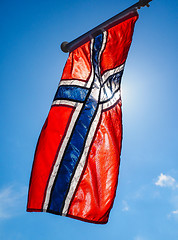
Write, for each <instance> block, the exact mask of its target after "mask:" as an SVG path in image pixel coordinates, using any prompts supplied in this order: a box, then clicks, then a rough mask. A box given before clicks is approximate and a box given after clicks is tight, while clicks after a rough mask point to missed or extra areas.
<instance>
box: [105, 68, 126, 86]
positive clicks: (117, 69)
mask: <svg viewBox="0 0 178 240" xmlns="http://www.w3.org/2000/svg"><path fill="white" fill-rule="evenodd" d="M124 65H125V64H122V65H121V66H119V67H116V68H114V69H111V70H108V71H107V72H105V73H104V74H103V76H102V80H103V82H105V81H106V80H107V79H108V77H109V76H111V75H113V74H115V73H119V72H120V71H121V70H123V69H124Z"/></svg>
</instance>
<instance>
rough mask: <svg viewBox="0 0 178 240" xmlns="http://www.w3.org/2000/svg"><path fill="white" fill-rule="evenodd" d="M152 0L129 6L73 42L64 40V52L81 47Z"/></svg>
mask: <svg viewBox="0 0 178 240" xmlns="http://www.w3.org/2000/svg"><path fill="white" fill-rule="evenodd" d="M151 1H152V0H139V2H137V3H135V4H134V5H132V6H131V7H128V8H127V9H125V10H124V11H122V12H120V13H118V14H117V15H115V16H114V17H112V18H110V19H108V20H107V21H105V22H103V23H101V24H100V25H98V26H97V27H95V28H93V29H92V30H90V31H88V32H86V33H85V34H83V35H81V36H80V37H78V38H76V39H74V40H73V41H71V42H63V43H62V44H61V50H62V51H63V52H65V53H66V52H71V51H73V50H74V49H76V48H78V47H80V46H81V45H82V44H84V43H86V42H87V41H89V40H91V39H92V38H94V37H96V36H98V35H99V34H100V33H102V32H103V31H105V30H107V29H109V28H110V27H112V26H114V24H115V23H116V22H118V21H119V19H121V18H123V17H126V16H127V15H128V14H129V13H130V12H132V11H136V10H137V9H140V8H141V7H145V6H147V7H149V6H150V5H149V2H151Z"/></svg>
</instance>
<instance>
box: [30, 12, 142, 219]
mask: <svg viewBox="0 0 178 240" xmlns="http://www.w3.org/2000/svg"><path fill="white" fill-rule="evenodd" d="M137 18H138V14H137V12H136V11H134V12H131V13H130V14H129V15H127V17H124V18H123V19H121V20H120V21H119V22H117V24H115V25H114V26H111V27H110V28H109V29H108V30H106V31H103V32H102V33H101V34H100V35H98V36H96V37H95V38H93V39H91V41H89V42H87V43H85V44H83V45H82V46H80V47H78V48H77V49H75V50H74V51H72V52H71V53H70V54H69V57H68V59H67V62H66V65H65V67H64V71H63V74H62V78H61V81H60V83H59V86H58V89H57V92H56V94H55V97H54V100H53V103H52V106H51V109H50V111H49V114H48V117H47V119H46V121H45V123H44V126H43V128H42V131H41V134H40V137H39V140H38V143H37V147H36V151H35V156H34V163H33V168H32V173H31V179H30V184H29V194H28V203H27V211H29V212H49V213H54V214H58V215H62V216H68V217H71V218H75V219H80V220H83V221H87V222H92V223H100V224H104V223H107V221H108V217H109V213H110V210H111V208H112V205H113V201H114V198H115V194H116V188H117V183H118V174H119V165H120V153H121V142H122V111H121V91H120V85H121V77H122V75H123V71H124V65H125V61H126V58H127V54H128V51H129V48H130V44H131V41H132V35H133V30H134V25H135V22H136V20H137Z"/></svg>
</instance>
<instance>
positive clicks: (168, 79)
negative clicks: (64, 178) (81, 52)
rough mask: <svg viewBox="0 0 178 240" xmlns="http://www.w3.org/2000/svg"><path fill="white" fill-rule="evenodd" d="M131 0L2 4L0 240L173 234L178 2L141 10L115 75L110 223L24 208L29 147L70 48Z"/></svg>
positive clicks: (177, 212)
mask: <svg viewBox="0 0 178 240" xmlns="http://www.w3.org/2000/svg"><path fill="white" fill-rule="evenodd" d="M133 3H135V1H133V0H130V1H125V0H119V1H118V0H117V1H116V0H110V1H106V0H102V1H101V0H98V1H94V0H90V1H81V0H75V1H71V0H66V1H65V0H64V1H57V0H54V1H52V0H51V1H49V0H44V1H40V0H37V1H34V0H31V1H28V0H26V1H21V0H19V1H17V0H15V1H9V0H6V1H4V0H1V1H0V35H1V36H0V56H1V57H0V89H1V94H0V112H1V118H0V132H1V134H0V152H1V161H0V164H1V166H0V167H1V174H0V239H2V240H30V239H34V240H36V239H43V240H48V239H54V240H56V239H58V240H61V239H66V240H68V239H74V240H75V239H77V240H81V239H86V240H89V239H121V240H167V239H171V240H177V236H178V227H177V226H178V163H177V160H178V157H177V156H178V144H177V136H178V126H177V122H178V108H177V102H178V94H177V89H178V81H177V75H178V68H177V54H176V53H177V50H178V49H177V40H178V33H177V25H178V22H177V19H178V18H177V11H178V8H177V1H166V0H157V1H156V0H153V2H152V3H151V4H150V5H151V6H150V8H142V9H141V10H139V15H140V17H139V20H138V21H137V23H136V27H135V32H134V37H133V42H132V46H131V49H130V52H129V56H128V59H127V63H126V67H125V72H124V75H123V78H122V100H123V108H122V109H123V130H124V132H123V147H122V155H121V166H120V175H119V186H118V189H117V196H116V199H115V202H114V206H113V209H112V211H111V214H110V219H109V223H108V224H106V225H102V226H100V225H94V224H89V223H84V222H81V221H77V220H73V219H70V218H65V217H60V216H55V215H52V214H47V213H26V211H25V210H26V201H27V189H28V182H29V177H30V172H31V166H32V162H33V154H34V151H35V146H36V142H37V139H38V136H39V133H40V131H41V127H42V125H43V123H44V121H45V118H46V116H47V114H48V111H49V109H50V105H51V103H52V100H53V97H54V94H55V91H56V89H57V85H58V82H59V79H60V76H61V74H62V69H63V67H64V64H65V61H66V59H67V54H65V53H63V52H61V50H60V48H59V45H60V43H61V42H63V41H66V40H67V41H70V40H73V39H74V38H76V37H78V36H79V35H81V34H82V33H85V32H86V31H88V30H90V29H91V28H93V27H95V26H96V25H98V24H100V23H101V22H103V21H105V20H107V19H108V18H110V17H112V16H113V15H115V14H117V13H118V12H120V11H122V10H124V9H125V8H127V7H128V6H130V5H132V4H133Z"/></svg>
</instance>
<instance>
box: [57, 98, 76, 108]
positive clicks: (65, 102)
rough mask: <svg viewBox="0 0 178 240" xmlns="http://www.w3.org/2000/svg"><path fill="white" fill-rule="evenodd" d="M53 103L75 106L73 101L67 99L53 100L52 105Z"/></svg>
mask: <svg viewBox="0 0 178 240" xmlns="http://www.w3.org/2000/svg"><path fill="white" fill-rule="evenodd" d="M54 105H67V106H71V107H75V105H76V102H73V101H68V100H60V99H59V100H55V101H54V102H53V103H52V106H54Z"/></svg>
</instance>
